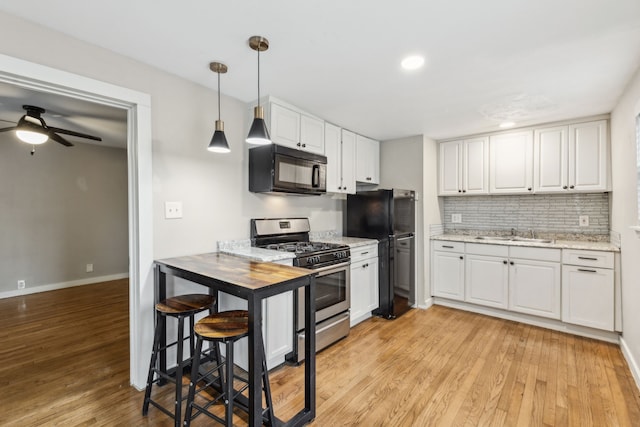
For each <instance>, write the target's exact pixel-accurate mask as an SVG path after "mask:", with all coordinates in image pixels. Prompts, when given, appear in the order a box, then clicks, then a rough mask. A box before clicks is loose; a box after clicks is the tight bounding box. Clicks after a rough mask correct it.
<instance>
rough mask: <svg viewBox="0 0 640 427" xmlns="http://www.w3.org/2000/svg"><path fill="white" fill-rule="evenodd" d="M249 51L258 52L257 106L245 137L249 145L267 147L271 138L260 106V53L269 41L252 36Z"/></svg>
mask: <svg viewBox="0 0 640 427" xmlns="http://www.w3.org/2000/svg"><path fill="white" fill-rule="evenodd" d="M249 46H250V47H251V49H253V50H255V51H257V52H258V106H257V107H255V108H254V109H253V123H252V124H251V129H249V135H247V142H248V143H249V144H256V145H267V144H271V137H269V131H268V130H267V125H266V124H265V123H264V110H263V109H262V107H261V106H260V52H262V51H265V50H267V49H269V40H267V39H265V38H264V37H262V36H253V37H251V38H250V39H249Z"/></svg>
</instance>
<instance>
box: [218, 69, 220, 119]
mask: <svg viewBox="0 0 640 427" xmlns="http://www.w3.org/2000/svg"><path fill="white" fill-rule="evenodd" d="M218 121H220V71H218Z"/></svg>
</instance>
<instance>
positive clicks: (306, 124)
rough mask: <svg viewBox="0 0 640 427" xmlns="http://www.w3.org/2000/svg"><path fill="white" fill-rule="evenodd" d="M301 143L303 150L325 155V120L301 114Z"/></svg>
mask: <svg viewBox="0 0 640 427" xmlns="http://www.w3.org/2000/svg"><path fill="white" fill-rule="evenodd" d="M300 144H301V146H300V148H301V149H302V150H305V151H309V152H311V153H316V154H321V155H324V121H322V120H319V119H316V118H315V117H310V116H307V115H306V114H301V115H300Z"/></svg>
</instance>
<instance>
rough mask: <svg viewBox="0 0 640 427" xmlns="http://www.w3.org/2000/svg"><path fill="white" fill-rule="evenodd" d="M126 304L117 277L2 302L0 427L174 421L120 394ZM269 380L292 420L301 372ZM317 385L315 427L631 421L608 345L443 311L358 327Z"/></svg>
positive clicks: (331, 351) (637, 406)
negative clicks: (146, 412)
mask: <svg viewBox="0 0 640 427" xmlns="http://www.w3.org/2000/svg"><path fill="white" fill-rule="evenodd" d="M128 309H129V305H128V285H127V282H126V281H125V280H122V281H114V282H107V283H104V284H99V285H90V286H82V287H77V288H70V289H65V290H60V291H52V292H46V293H42V294H35V295H28V296H24V297H15V298H9V299H4V300H0V343H1V345H0V425H2V426H21V427H22V426H43V425H47V426H48V425H59V426H89V425H95V426H168V425H171V422H170V420H169V419H168V418H167V417H166V416H165V415H164V414H162V413H160V412H159V411H158V410H156V409H154V408H151V409H150V410H149V415H148V416H147V417H142V415H141V406H142V399H143V393H142V392H139V391H137V390H135V389H134V388H132V387H130V386H129V335H128V328H129V316H128ZM150 333H151V331H150ZM270 379H271V387H272V391H273V396H274V406H275V410H276V415H278V416H279V417H283V418H288V416H289V414H291V413H293V412H295V411H296V410H297V409H298V408H299V407H300V406H301V405H302V393H301V387H302V369H301V368H300V367H298V368H296V367H290V366H285V367H281V368H277V369H276V370H274V371H272V372H271V374H270ZM317 382H318V387H317V417H316V420H315V421H314V423H313V424H312V425H316V426H322V427H324V426H463V425H464V426H518V427H519V426H581V427H582V426H640V392H639V391H638V389H637V387H636V385H635V383H634V381H633V378H632V377H631V374H630V372H629V368H628V367H627V364H626V362H625V360H624V359H623V357H622V354H621V352H620V349H619V348H618V347H617V346H616V345H613V344H608V343H603V342H599V341H595V340H591V339H587V338H581V337H576V336H573V335H567V334H563V333H560V332H555V331H550V330H546V329H541V328H537V327H533V326H528V325H523V324H519V323H516V322H511V321H506V320H501V319H494V318H491V317H487V316H482V315H478V314H473V313H467V312H463V311H458V310H454V309H450V308H445V307H439V306H435V307H432V308H430V309H429V310H411V311H410V312H409V313H407V314H405V315H404V316H402V317H400V318H398V319H396V320H394V321H387V320H382V319H377V318H374V319H371V320H368V321H366V322H363V323H361V324H360V325H358V326H356V327H355V328H353V329H352V331H351V335H349V337H348V338H346V339H344V340H342V341H340V342H339V343H337V344H336V345H334V346H332V347H330V348H328V349H326V350H325V351H323V352H321V353H320V354H318V358H317ZM167 390H168V388H167V387H165V388H163V389H160V391H159V395H161V394H162V393H165V394H166V393H167ZM238 422H239V425H244V424H246V423H244V421H243V420H241V419H238ZM193 425H194V426H200V425H210V421H209V420H207V419H204V418H198V419H196V420H195V422H194V423H193Z"/></svg>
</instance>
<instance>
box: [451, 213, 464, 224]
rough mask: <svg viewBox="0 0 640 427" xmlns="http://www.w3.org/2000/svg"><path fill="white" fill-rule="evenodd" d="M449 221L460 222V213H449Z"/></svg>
mask: <svg viewBox="0 0 640 427" xmlns="http://www.w3.org/2000/svg"><path fill="white" fill-rule="evenodd" d="M451 222H452V223H453V224H460V223H461V222H462V214H451Z"/></svg>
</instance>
